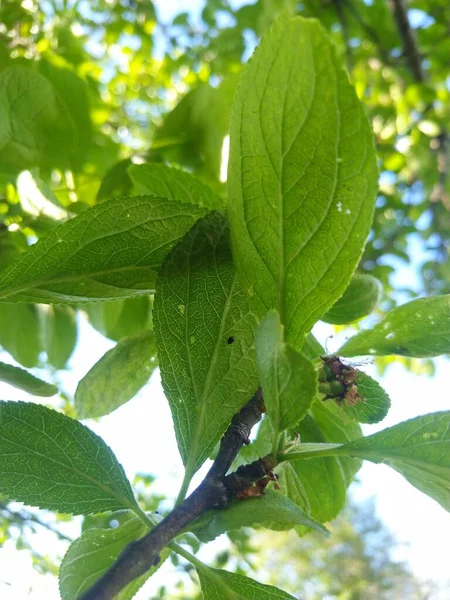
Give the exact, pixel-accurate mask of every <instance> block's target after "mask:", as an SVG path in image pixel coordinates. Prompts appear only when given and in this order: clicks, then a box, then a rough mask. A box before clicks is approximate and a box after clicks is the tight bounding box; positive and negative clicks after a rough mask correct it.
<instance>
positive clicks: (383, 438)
mask: <svg viewBox="0 0 450 600" xmlns="http://www.w3.org/2000/svg"><path fill="white" fill-rule="evenodd" d="M337 452H339V454H340V453H343V454H350V455H353V456H359V457H361V458H364V459H366V460H370V461H372V462H375V463H383V464H386V465H389V466H390V467H392V468H393V469H395V470H396V471H398V472H399V473H401V474H402V475H403V476H404V477H405V478H406V479H407V480H408V481H409V482H410V483H412V485H414V486H415V487H417V488H418V489H419V490H421V491H422V492H424V494H427V495H428V496H431V497H432V498H434V499H435V500H436V501H437V502H439V504H440V505H441V506H443V507H444V508H445V509H446V510H448V511H450V411H446V412H438V413H432V414H429V415H425V416H423V417H416V418H415V419H410V420H409V421H405V422H404V423H400V424H399V425H395V426H394V427H389V428H388V429H385V430H384V431H380V432H379V433H375V434H373V435H370V436H368V437H365V438H362V439H360V440H356V441H354V442H351V443H349V444H345V445H344V446H341V447H340V448H339V449H338V450H337ZM298 462H303V461H298ZM305 462H307V461H305Z"/></svg>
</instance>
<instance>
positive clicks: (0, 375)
mask: <svg viewBox="0 0 450 600" xmlns="http://www.w3.org/2000/svg"><path fill="white" fill-rule="evenodd" d="M0 381H3V382H4V383H9V385H12V386H14V387H16V388H19V390H23V391H24V392H28V393H29V394H34V395H35V396H54V395H55V394H57V393H58V388H57V387H56V385H52V384H51V383H47V382H46V381H42V379H38V378H37V377H35V376H34V375H32V374H31V373H28V371H24V370H23V369H20V368H19V367H13V366H12V365H7V364H6V363H3V362H0Z"/></svg>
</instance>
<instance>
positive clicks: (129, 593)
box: [59, 518, 169, 600]
mask: <svg viewBox="0 0 450 600" xmlns="http://www.w3.org/2000/svg"><path fill="white" fill-rule="evenodd" d="M147 531H148V526H146V525H145V524H144V523H143V522H142V521H141V520H140V519H138V518H132V519H130V520H129V521H127V522H126V523H124V524H123V525H120V526H119V527H116V528H114V529H89V530H88V531H85V532H84V533H83V534H82V536H81V537H80V538H79V539H77V540H75V541H74V542H73V543H72V544H71V545H70V547H69V549H68V550H67V552H66V554H65V556H64V559H63V561H62V563H61V568H60V570H59V591H60V593H61V599H62V600H77V598H79V597H80V595H81V594H82V593H83V592H85V591H86V590H87V589H88V588H90V587H91V586H92V585H93V584H94V583H95V582H96V581H97V579H99V578H100V577H101V575H102V574H103V573H104V572H105V571H106V570H107V569H108V568H109V567H110V566H111V565H112V564H113V563H114V562H115V561H116V560H117V558H118V556H119V554H120V553H121V552H122V550H124V549H125V548H126V546H127V545H128V544H131V542H134V541H135V540H137V539H139V538H141V537H142V536H144V535H145V534H146V533H147ZM168 554H169V551H168V550H163V552H162V553H161V560H160V561H159V563H158V564H157V565H156V566H155V567H152V568H151V569H150V570H149V571H147V572H146V573H145V574H144V575H142V576H141V577H138V578H137V579H136V580H134V581H132V582H131V583H129V584H128V585H127V586H126V587H125V588H124V589H123V590H122V591H121V592H120V593H119V594H118V595H117V596H115V597H114V598H115V600H131V598H133V596H134V595H135V594H136V592H137V591H138V589H139V588H140V587H141V586H142V585H143V584H144V583H145V582H146V581H147V579H148V578H149V577H150V576H151V575H153V573H154V572H155V571H156V570H157V569H158V568H159V567H160V566H161V565H162V563H163V562H164V560H165V559H166V557H167V555H168Z"/></svg>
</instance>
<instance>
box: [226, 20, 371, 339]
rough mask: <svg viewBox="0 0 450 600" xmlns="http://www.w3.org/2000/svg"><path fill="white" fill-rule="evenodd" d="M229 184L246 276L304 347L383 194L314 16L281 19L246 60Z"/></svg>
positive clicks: (356, 109) (357, 109)
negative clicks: (376, 199)
mask: <svg viewBox="0 0 450 600" xmlns="http://www.w3.org/2000/svg"><path fill="white" fill-rule="evenodd" d="M228 182H229V207H230V210H229V216H230V224H231V236H232V243H233V250H234V256H235V259H236V265H237V268H238V270H239V276H240V279H241V282H242V283H243V286H244V289H245V291H246V292H247V293H248V295H249V296H250V297H251V299H252V301H253V303H254V306H255V307H256V310H257V312H258V314H259V315H260V316H262V315H263V314H265V313H266V312H267V310H269V309H271V308H277V309H278V312H279V313H280V316H281V321H282V323H284V325H285V327H286V341H287V343H289V344H291V345H292V346H294V347H295V348H299V347H301V345H302V343H303V339H304V336H305V334H306V333H307V332H308V331H309V330H310V329H311V327H312V326H313V324H314V323H315V322H316V321H317V320H318V319H319V318H320V317H322V316H323V315H324V314H325V313H326V312H327V310H329V308H330V307H331V306H332V305H333V304H334V302H336V300H337V299H338V298H339V297H340V296H341V295H342V293H343V292H344V290H345V288H346V287H347V285H348V283H349V281H350V279H351V276H352V274H353V271H354V270H355V266H356V265H357V263H358V261H359V258H360V256H361V252H362V249H363V247H364V243H365V240H366V238H367V235H368V233H369V230H370V224H371V220H372V214H373V210H374V200H375V194H376V190H377V169H376V161H375V152H374V148H373V136H372V133H371V131H370V127H369V124H368V121H367V118H366V116H365V114H364V109H363V106H362V105H361V103H360V101H359V100H358V98H357V96H356V93H355V91H354V89H353V87H352V86H351V85H350V83H349V80H348V76H347V74H346V73H345V72H344V70H343V69H342V67H341V64H340V61H339V59H338V58H337V56H336V52H335V49H334V47H333V46H332V45H331V43H330V40H329V37H328V35H327V33H326V32H325V30H324V29H323V28H322V27H321V25H320V24H319V23H318V22H317V21H314V20H305V19H303V18H301V17H296V18H294V19H288V18H287V17H283V18H280V19H279V20H278V21H277V22H276V23H275V25H274V26H273V27H272V28H271V29H270V30H269V31H268V33H266V34H265V35H264V36H263V39H262V42H261V44H260V46H259V47H258V49H257V50H256V51H255V54H254V56H253V58H252V60H251V61H250V62H249V63H248V65H247V66H246V68H245V70H244V72H243V74H242V78H241V82H240V84H239V87H238V91H237V93H236V96H235V100H234V105H233V114H232V119H231V146H230V162H229V170H228Z"/></svg>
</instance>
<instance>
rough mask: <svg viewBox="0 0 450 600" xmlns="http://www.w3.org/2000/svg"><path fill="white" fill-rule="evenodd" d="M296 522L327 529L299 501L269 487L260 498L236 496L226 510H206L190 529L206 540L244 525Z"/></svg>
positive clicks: (278, 527) (291, 524) (290, 524)
mask: <svg viewBox="0 0 450 600" xmlns="http://www.w3.org/2000/svg"><path fill="white" fill-rule="evenodd" d="M296 525H304V526H307V527H311V528H312V529H315V530H316V531H319V532H320V533H324V534H326V533H327V530H326V529H325V527H323V526H322V525H320V524H319V523H317V522H316V521H314V520H313V519H311V517H309V516H308V515H307V514H306V512H304V511H303V510H302V509H301V508H300V507H299V506H298V504H294V502H292V501H291V500H289V498H287V497H286V496H284V495H283V494H280V493H279V492H274V491H271V490H268V491H266V492H265V494H264V495H263V496H261V497H259V498H249V499H245V500H236V501H235V502H233V504H232V505H231V506H230V507H229V508H226V509H225V510H220V511H217V510H215V511H210V512H208V513H206V514H205V515H204V516H203V517H200V519H198V520H197V521H195V522H194V523H193V524H192V526H190V527H189V531H192V532H193V533H195V535H196V536H197V537H198V538H199V539H200V540H201V541H202V542H209V541H211V540H213V539H214V538H216V537H217V536H219V535H221V534H222V533H225V532H226V531H230V530H231V529H239V528H241V527H258V526H262V527H267V528H269V529H275V530H282V529H290V528H292V527H294V526H296Z"/></svg>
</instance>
